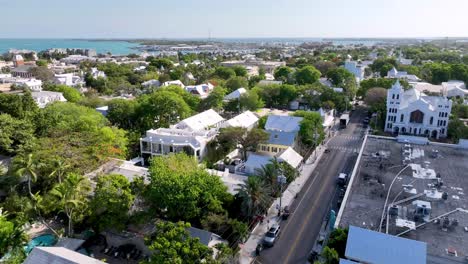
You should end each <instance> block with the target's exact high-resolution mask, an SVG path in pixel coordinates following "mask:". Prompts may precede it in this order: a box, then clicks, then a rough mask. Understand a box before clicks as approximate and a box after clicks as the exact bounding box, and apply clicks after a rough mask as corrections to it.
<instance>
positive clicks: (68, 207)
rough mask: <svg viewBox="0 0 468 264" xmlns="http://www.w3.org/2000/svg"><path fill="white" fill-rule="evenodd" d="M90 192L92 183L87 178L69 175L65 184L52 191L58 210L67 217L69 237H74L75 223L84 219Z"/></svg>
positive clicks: (58, 185)
mask: <svg viewBox="0 0 468 264" xmlns="http://www.w3.org/2000/svg"><path fill="white" fill-rule="evenodd" d="M90 190H91V187H90V182H89V180H88V179H87V178H85V177H83V176H81V175H79V174H75V173H69V174H68V175H67V177H66V178H65V180H64V182H62V183H59V184H57V185H56V186H55V187H54V188H53V189H52V190H51V191H50V195H51V197H52V199H53V201H54V204H55V206H56V209H57V210H59V211H62V212H64V213H65V214H66V215H67V218H68V230H67V234H68V235H69V236H72V235H73V222H76V221H79V220H81V219H83V217H84V215H83V214H84V213H85V211H86V208H87V206H88V205H87V198H88V195H89V192H90Z"/></svg>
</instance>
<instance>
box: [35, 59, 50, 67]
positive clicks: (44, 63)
mask: <svg viewBox="0 0 468 264" xmlns="http://www.w3.org/2000/svg"><path fill="white" fill-rule="evenodd" d="M47 64H48V63H47V61H46V60H37V61H36V65H37V66H39V67H47Z"/></svg>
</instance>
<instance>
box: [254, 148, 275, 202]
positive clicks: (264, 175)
mask: <svg viewBox="0 0 468 264" xmlns="http://www.w3.org/2000/svg"><path fill="white" fill-rule="evenodd" d="M280 167H281V166H280V163H279V162H278V160H277V159H276V157H275V158H273V159H271V161H270V163H268V164H266V165H262V167H261V168H259V169H255V176H257V177H259V178H260V179H261V180H262V183H263V185H264V186H265V188H267V189H268V190H269V192H270V195H271V196H273V197H276V196H277V194H278V191H279V190H278V175H280V173H281V171H280Z"/></svg>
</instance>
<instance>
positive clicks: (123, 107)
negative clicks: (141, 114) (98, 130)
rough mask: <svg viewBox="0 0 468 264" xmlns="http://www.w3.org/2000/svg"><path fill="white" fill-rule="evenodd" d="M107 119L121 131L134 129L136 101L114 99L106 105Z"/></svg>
mask: <svg viewBox="0 0 468 264" xmlns="http://www.w3.org/2000/svg"><path fill="white" fill-rule="evenodd" d="M108 107H109V108H108V110H107V116H106V117H107V119H109V121H110V122H111V123H112V124H113V125H115V126H118V127H120V128H123V129H127V130H133V129H135V128H136V119H137V117H136V110H137V108H138V102H137V101H136V100H125V99H114V100H112V101H110V102H109V103H108Z"/></svg>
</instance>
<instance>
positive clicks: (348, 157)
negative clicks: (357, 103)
mask: <svg viewBox="0 0 468 264" xmlns="http://www.w3.org/2000/svg"><path fill="white" fill-rule="evenodd" d="M364 115H365V114H364V110H363V109H357V110H356V111H354V112H353V113H352V114H351V118H350V123H349V124H348V126H347V128H346V129H342V130H340V131H338V132H337V134H336V135H335V137H333V138H331V139H330V141H329V142H328V144H327V148H328V149H329V150H330V151H329V152H328V153H324V154H323V156H322V158H321V160H320V161H319V163H318V166H317V168H316V169H315V171H313V172H312V175H311V177H310V178H309V179H308V181H307V182H306V184H305V185H304V186H303V188H302V190H301V192H300V193H299V194H298V196H297V198H296V199H295V201H294V202H293V203H292V205H291V208H290V210H291V212H292V213H291V216H290V217H289V219H287V220H285V221H282V223H281V229H282V231H281V232H282V233H281V234H280V237H279V240H278V241H277V242H276V244H275V245H274V247H272V248H267V249H265V250H263V251H262V252H261V254H260V256H259V257H258V258H257V259H256V261H257V262H256V263H264V264H270V263H272V264H273V263H301V264H304V263H307V257H308V255H309V253H310V251H311V250H312V248H313V246H314V244H315V240H316V238H317V237H318V234H319V232H320V229H321V226H322V221H323V220H324V217H326V216H327V215H328V214H329V210H330V209H335V211H336V212H337V211H338V210H337V208H336V200H337V196H338V195H337V185H336V179H337V177H338V174H339V173H340V172H344V173H347V174H348V175H349V174H350V173H351V171H352V169H353V167H354V163H355V161H356V158H357V153H358V152H359V149H360V147H361V143H362V138H363V136H364V133H365V132H364V129H363V128H362V120H363V118H364ZM332 201H333V203H332ZM330 205H332V207H331V208H330Z"/></svg>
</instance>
